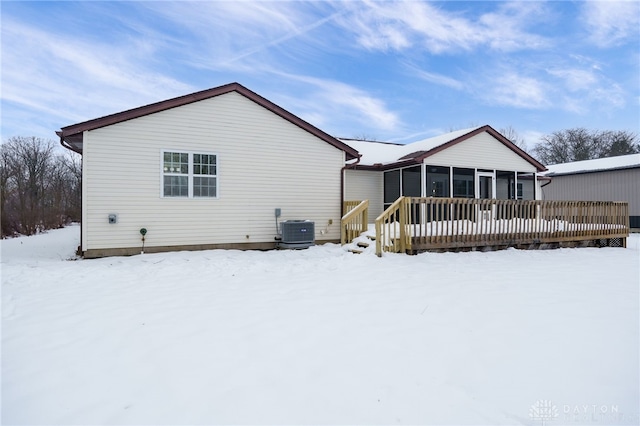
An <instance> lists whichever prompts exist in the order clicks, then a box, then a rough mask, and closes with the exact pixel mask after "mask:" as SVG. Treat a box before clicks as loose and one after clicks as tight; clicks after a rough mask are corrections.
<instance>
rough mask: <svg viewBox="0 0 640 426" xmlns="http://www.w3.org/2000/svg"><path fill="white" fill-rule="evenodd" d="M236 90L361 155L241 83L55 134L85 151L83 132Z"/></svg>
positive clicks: (354, 155) (348, 153) (349, 153)
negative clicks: (83, 148)
mask: <svg viewBox="0 0 640 426" xmlns="http://www.w3.org/2000/svg"><path fill="white" fill-rule="evenodd" d="M230 92H236V93H239V94H240V95H242V96H244V97H246V98H248V99H249V100H251V101H253V102H255V103H257V104H258V105H260V106H262V107H263V108H266V109H267V110H269V111H271V112H272V113H274V114H276V115H278V116H280V117H281V118H284V119H285V120H287V121H289V122H290V123H292V124H294V125H296V126H298V127H300V128H302V129H303V130H305V131H307V132H309V133H311V134H312V135H314V136H316V137H318V138H319V139H321V140H323V141H325V142H327V143H329V144H330V145H333V146H334V147H336V148H338V149H340V150H342V151H344V152H345V154H346V157H347V159H348V160H350V159H355V158H358V156H359V154H358V151H356V150H355V149H353V148H352V147H350V146H349V145H347V144H345V143H343V142H341V141H340V140H338V139H336V138H334V137H333V136H331V135H329V134H327V133H325V132H323V131H322V130H320V129H318V128H317V127H315V126H313V125H311V124H309V123H308V122H306V121H304V120H303V119H301V118H300V117H298V116H296V115H294V114H292V113H290V112H289V111H287V110H285V109H284V108H282V107H280V106H278V105H276V104H274V103H273V102H271V101H269V100H268V99H266V98H263V97H262V96H260V95H258V94H257V93H255V92H253V91H251V90H249V89H247V88H246V87H244V86H242V85H241V84H239V83H230V84H226V85H224V86H219V87H215V88H212V89H207V90H203V91H200V92H195V93H191V94H188V95H184V96H179V97H177V98H172V99H167V100H165V101H160V102H156V103H153V104H149V105H145V106H141V107H138V108H133V109H130V110H126V111H122V112H118V113H115V114H111V115H107V116H104V117H100V118H95V119H93V120H88V121H83V122H81V123H77V124H72V125H70V126H66V127H62V128H61V129H60V131H57V132H56V134H57V135H58V136H59V137H60V143H61V144H62V145H63V146H64V147H65V148H68V149H71V150H73V151H75V152H78V153H80V154H81V153H82V144H83V132H85V131H90V130H95V129H99V128H102V127H106V126H110V125H113V124H117V123H122V122H124V121H128V120H133V119H135V118H139V117H143V116H145V115H150V114H155V113H157V112H161V111H166V110H169V109H171V108H177V107H180V106H183V105H187V104H190V103H194V102H198V101H202V100H205V99H210V98H213V97H216V96H220V95H224V94H226V93H230Z"/></svg>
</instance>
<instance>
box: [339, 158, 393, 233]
mask: <svg viewBox="0 0 640 426" xmlns="http://www.w3.org/2000/svg"><path fill="white" fill-rule="evenodd" d="M383 195H384V187H383V173H382V172H376V171H370V170H348V169H347V170H346V171H345V191H344V199H345V200H360V201H362V200H369V222H372V223H373V221H374V220H375V218H376V217H378V216H379V215H380V214H382V212H383V211H384V210H383V204H384V200H383Z"/></svg>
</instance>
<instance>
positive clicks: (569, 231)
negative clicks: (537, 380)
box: [56, 83, 628, 258]
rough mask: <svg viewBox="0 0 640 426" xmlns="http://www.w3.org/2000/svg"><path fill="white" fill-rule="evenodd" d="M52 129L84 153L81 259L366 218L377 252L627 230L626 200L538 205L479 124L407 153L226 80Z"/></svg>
mask: <svg viewBox="0 0 640 426" xmlns="http://www.w3.org/2000/svg"><path fill="white" fill-rule="evenodd" d="M56 133H57V134H58V136H59V137H60V142H61V144H62V145H63V146H64V147H66V148H68V149H70V150H73V151H75V152H78V153H80V154H82V158H83V160H82V162H83V170H82V227H81V243H80V247H79V249H78V251H79V252H80V254H82V255H83V256H84V257H87V258H92V257H102V256H113V255H130V254H137V253H141V252H160V251H169V250H172V251H173V250H198V249H214V248H226V249H231V248H236V249H272V248H274V247H290V246H293V247H296V246H297V245H296V244H297V242H296V241H289V240H288V238H287V237H286V235H287V233H288V232H287V231H286V229H289V228H292V227H293V226H296V227H298V228H297V231H299V232H298V233H300V234H301V233H303V232H304V233H305V238H307V239H310V240H311V241H312V242H317V243H323V242H338V241H342V242H345V241H352V240H353V239H354V238H355V237H356V236H358V235H360V233H361V232H362V230H364V229H366V227H367V225H368V223H369V221H368V218H369V217H371V218H375V224H376V225H375V226H376V235H377V237H378V238H377V239H376V245H377V246H376V253H378V254H380V253H381V252H382V251H396V252H402V251H405V252H410V251H416V250H422V249H426V250H428V249H432V248H444V249H448V248H456V247H479V246H486V245H492V246H495V245H514V244H519V245H523V244H539V243H542V242H553V241H557V240H558V239H561V240H563V241H577V240H594V239H595V238H606V239H607V240H610V239H611V238H618V239H620V238H623V239H624V238H625V236H626V235H627V234H626V232H627V231H628V220H627V218H628V215H627V214H626V205H625V206H618V205H608V206H604V207H603V208H604V209H605V210H602V209H601V210H594V209H591V208H582V207H580V206H578V207H577V206H576V205H569V204H566V203H561V204H558V203H551V202H548V203H546V204H545V202H542V201H540V198H541V195H542V191H541V185H540V182H541V179H549V178H548V177H541V176H540V175H541V173H542V172H544V171H545V170H546V169H545V167H544V166H543V165H542V164H540V163H539V162H538V161H536V160H535V159H534V158H532V157H531V156H529V155H528V154H527V153H526V152H524V151H522V150H521V149H520V148H518V147H517V146H516V145H514V144H513V143H511V142H510V141H509V140H508V139H506V138H505V137H504V136H503V135H501V134H500V133H499V132H497V131H496V130H494V129H493V128H492V127H490V126H478V127H474V128H470V129H464V130H458V131H455V132H451V133H447V134H444V135H441V136H437V137H434V138H430V139H425V140H422V141H418V142H414V143H410V144H406V145H400V144H392V143H382V142H369V141H360V140H350V139H337V138H335V137H333V136H331V135H329V134H327V133H325V132H323V131H322V130H320V129H318V128H317V127H314V126H313V125H311V124H309V123H308V122H306V121H304V120H302V119H301V118H299V117H296V116H295V115H293V114H291V113H290V112H288V111H286V110H284V109H283V108H281V107H279V106H278V105H276V104H274V103H273V102H271V101H269V100H267V99H265V98H263V97H262V96H260V95H258V94H257V93H255V92H252V91H251V90H249V89H247V88H246V87H244V86H242V85H240V84H238V83H231V84H227V85H224V86H220V87H216V88H213V89H209V90H204V91H201V92H197V93H192V94H189V95H185V96H181V97H177V98H173V99H169V100H166V101H162V102H157V103H154V104H150V105H146V106H142V107H139V108H134V109H131V110H127V111H123V112H119V113H116V114H112V115H108V116H105V117H101V118H96V119H93V120H89V121H85V122H82V123H78V124H73V125H70V126H66V127H63V128H61V129H60V131H58V132H56ZM528 200H530V201H528ZM576 209H578V210H579V211H580V212H581V213H580V214H579V215H577V213H576V211H577V210H576ZM594 212H597V213H594ZM602 217H606V218H607V220H606V221H603V222H602V223H604V224H606V226H599V225H598V226H596V227H594V226H592V224H593V223H594V221H599V220H601V218H602ZM576 218H579V223H573V224H572V223H569V221H571V220H574V219H576ZM533 220H535V226H536V227H537V228H536V229H534V228H533V225H531V224H532V223H533V222H532V221H533ZM560 222H563V223H566V224H563V225H562V227H563V229H562V230H560V229H559V228H558V226H559V225H558V223H560ZM427 224H429V226H427ZM585 224H589V225H585ZM284 225H291V227H289V226H287V227H285V226H284ZM347 233H348V235H347ZM561 234H562V235H561ZM621 244H623V245H624V241H622V243H621Z"/></svg>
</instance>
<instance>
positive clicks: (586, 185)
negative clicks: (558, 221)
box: [542, 154, 640, 229]
mask: <svg viewBox="0 0 640 426" xmlns="http://www.w3.org/2000/svg"><path fill="white" fill-rule="evenodd" d="M548 169H549V171H548V172H547V173H546V176H547V177H550V178H551V181H550V182H548V183H547V184H544V185H543V186H542V194H543V198H544V199H546V200H581V201H627V202H628V203H629V220H630V226H631V228H636V229H637V228H640V154H631V155H622V156H619V157H609V158H599V159H596V160H586V161H575V162H572V163H564V164H554V165H550V166H548Z"/></svg>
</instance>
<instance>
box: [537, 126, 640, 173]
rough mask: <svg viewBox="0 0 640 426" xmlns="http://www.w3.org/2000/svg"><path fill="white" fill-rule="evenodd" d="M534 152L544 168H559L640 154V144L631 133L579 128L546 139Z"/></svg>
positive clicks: (562, 131) (541, 141) (543, 138)
mask: <svg viewBox="0 0 640 426" xmlns="http://www.w3.org/2000/svg"><path fill="white" fill-rule="evenodd" d="M533 152H534V154H535V156H536V157H537V158H538V159H539V160H540V161H541V162H542V163H543V164H558V163H568V162H572V161H581V160H591V159H594V158H603V157H612V156H616V155H625V154H634V153H638V152H640V143H638V137H637V135H636V134H634V133H631V132H628V131H611V130H605V131H598V130H594V131H589V130H587V129H584V128H575V129H566V130H559V131H556V132H553V133H551V134H550V135H545V136H543V137H542V138H541V140H540V143H539V144H538V145H536V147H535V148H534V150H533Z"/></svg>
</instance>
